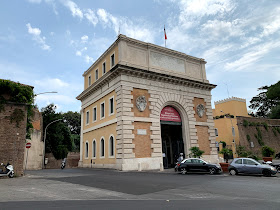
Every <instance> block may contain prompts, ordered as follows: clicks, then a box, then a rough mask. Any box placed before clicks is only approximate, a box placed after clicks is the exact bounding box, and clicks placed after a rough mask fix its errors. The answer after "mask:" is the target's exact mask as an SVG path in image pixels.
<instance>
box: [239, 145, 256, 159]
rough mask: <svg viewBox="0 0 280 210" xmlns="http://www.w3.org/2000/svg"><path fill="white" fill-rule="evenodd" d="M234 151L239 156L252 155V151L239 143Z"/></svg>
mask: <svg viewBox="0 0 280 210" xmlns="http://www.w3.org/2000/svg"><path fill="white" fill-rule="evenodd" d="M236 152H237V154H238V156H239V157H248V156H250V155H252V152H250V151H247V150H246V148H245V147H244V146H240V145H239V146H238V147H237V148H236Z"/></svg>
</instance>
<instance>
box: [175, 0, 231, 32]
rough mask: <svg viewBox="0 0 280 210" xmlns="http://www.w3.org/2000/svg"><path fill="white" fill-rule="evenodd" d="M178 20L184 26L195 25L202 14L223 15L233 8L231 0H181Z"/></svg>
mask: <svg viewBox="0 0 280 210" xmlns="http://www.w3.org/2000/svg"><path fill="white" fill-rule="evenodd" d="M179 6H180V14H179V22H180V25H182V26H183V27H184V28H189V27H191V26H193V25H197V24H199V22H200V19H201V18H202V17H204V16H214V15H216V16H223V15H225V14H226V13H229V12H231V11H232V10H234V8H235V4H234V3H233V1H232V0H181V1H180V2H179Z"/></svg>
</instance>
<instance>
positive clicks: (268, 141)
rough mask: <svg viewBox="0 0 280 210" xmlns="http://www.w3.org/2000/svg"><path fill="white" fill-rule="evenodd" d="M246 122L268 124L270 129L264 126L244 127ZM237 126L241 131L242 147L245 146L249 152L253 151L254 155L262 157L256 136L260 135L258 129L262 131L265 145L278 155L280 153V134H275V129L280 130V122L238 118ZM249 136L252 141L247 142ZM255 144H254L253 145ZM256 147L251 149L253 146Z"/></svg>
mask: <svg viewBox="0 0 280 210" xmlns="http://www.w3.org/2000/svg"><path fill="white" fill-rule="evenodd" d="M244 120H247V121H248V122H254V123H267V125H268V129H267V130H266V129H265V127H264V126H263V125H260V126H254V125H253V126H249V125H248V126H247V127H245V126H244ZM237 126H238V130H239V138H240V145H241V146H244V147H245V148H246V149H247V150H249V151H252V152H253V154H255V155H258V156H259V157H262V153H261V148H262V146H260V144H259V143H258V140H257V138H256V137H255V135H256V134H257V133H258V131H257V129H256V128H257V127H258V128H259V130H260V131H261V135H262V141H263V142H264V144H265V145H267V146H269V147H271V148H273V149H274V150H275V152H276V153H279V152H280V133H279V132H277V131H276V132H275V133H276V135H275V134H274V132H273V128H274V127H278V128H280V120H274V119H262V118H252V117H237ZM247 135H249V136H250V141H249V140H247ZM251 142H253V143H251ZM252 144H253V145H254V147H251V145H252Z"/></svg>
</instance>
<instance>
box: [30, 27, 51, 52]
mask: <svg viewBox="0 0 280 210" xmlns="http://www.w3.org/2000/svg"><path fill="white" fill-rule="evenodd" d="M26 27H27V29H28V33H29V34H31V35H32V38H33V40H34V41H36V42H37V43H38V44H39V45H40V47H41V48H42V49H43V50H50V49H51V47H50V46H49V45H47V44H46V38H45V37H44V36H43V37H41V30H40V29H39V28H32V27H31V24H30V23H27V24H26Z"/></svg>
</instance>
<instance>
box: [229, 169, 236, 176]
mask: <svg viewBox="0 0 280 210" xmlns="http://www.w3.org/2000/svg"><path fill="white" fill-rule="evenodd" d="M229 174H230V175H232V176H235V175H237V171H236V170H235V169H230V170H229Z"/></svg>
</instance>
